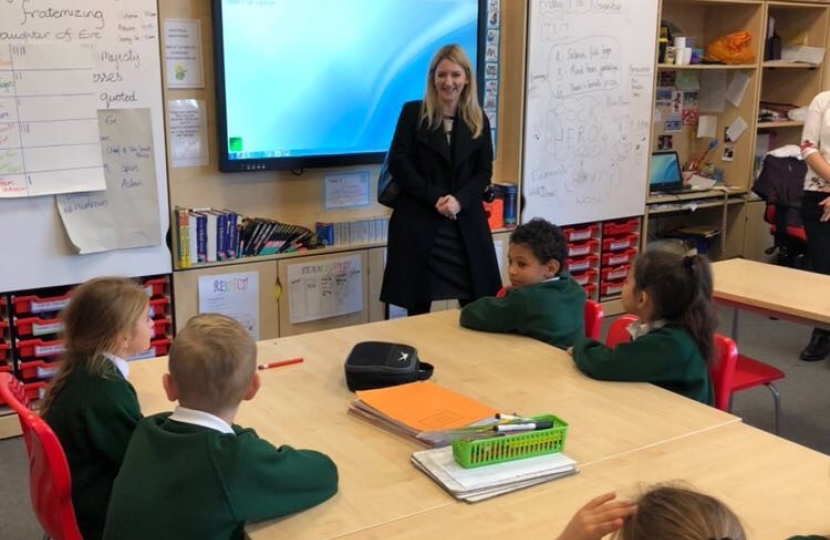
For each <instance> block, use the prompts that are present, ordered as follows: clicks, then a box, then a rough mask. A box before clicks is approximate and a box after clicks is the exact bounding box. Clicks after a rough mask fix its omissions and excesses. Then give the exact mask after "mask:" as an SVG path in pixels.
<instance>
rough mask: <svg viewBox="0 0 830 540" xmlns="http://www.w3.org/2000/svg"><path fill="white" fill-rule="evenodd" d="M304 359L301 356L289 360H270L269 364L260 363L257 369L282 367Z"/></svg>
mask: <svg viewBox="0 0 830 540" xmlns="http://www.w3.org/2000/svg"><path fill="white" fill-rule="evenodd" d="M302 361H303V359H302V358H301V357H300V358H289V359H288V360H279V361H277V362H269V363H267V364H260V365H258V366H257V367H256V368H257V369H272V368H278V367H282V366H290V365H291V364H299V363H300V362H302Z"/></svg>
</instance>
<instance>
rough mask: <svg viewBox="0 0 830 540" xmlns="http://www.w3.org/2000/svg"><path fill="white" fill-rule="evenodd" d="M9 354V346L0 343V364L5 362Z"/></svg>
mask: <svg viewBox="0 0 830 540" xmlns="http://www.w3.org/2000/svg"><path fill="white" fill-rule="evenodd" d="M8 354H9V344H8V343H5V342H3V341H0V362H2V361H3V360H6V359H7V358H8Z"/></svg>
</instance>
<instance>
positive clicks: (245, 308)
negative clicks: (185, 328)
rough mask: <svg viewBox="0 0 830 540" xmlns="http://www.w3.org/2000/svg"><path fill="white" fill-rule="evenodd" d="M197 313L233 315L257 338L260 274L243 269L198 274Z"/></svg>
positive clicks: (232, 316)
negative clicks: (214, 273)
mask: <svg viewBox="0 0 830 540" xmlns="http://www.w3.org/2000/svg"><path fill="white" fill-rule="evenodd" d="M199 313H221V314H222V315H227V316H228V317H231V318H232V319H235V320H236V321H237V322H238V323H239V324H241V325H242V326H243V327H244V328H245V330H247V331H248V332H249V333H250V334H251V336H253V338H254V339H257V340H258V339H259V274H258V273H257V272H243V273H238V274H222V275H216V276H200V277H199Z"/></svg>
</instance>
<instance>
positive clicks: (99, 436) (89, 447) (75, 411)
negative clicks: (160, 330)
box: [41, 277, 153, 540]
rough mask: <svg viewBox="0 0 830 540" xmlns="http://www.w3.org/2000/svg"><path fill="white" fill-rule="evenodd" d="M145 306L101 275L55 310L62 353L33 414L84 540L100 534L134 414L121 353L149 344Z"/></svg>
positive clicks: (133, 289) (138, 294)
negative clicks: (64, 471) (47, 435)
mask: <svg viewBox="0 0 830 540" xmlns="http://www.w3.org/2000/svg"><path fill="white" fill-rule="evenodd" d="M148 309H149V302H148V299H147V295H146V294H145V293H144V290H143V289H142V288H141V287H140V286H139V285H137V284H136V283H134V282H133V281H131V280H129V279H126V278H120V277H103V278H97V279H93V280H91V281H88V282H86V283H84V284H83V285H81V286H80V287H78V288H76V289H75V290H74V292H73V294H72V299H71V300H70V302H69V305H68V306H67V307H66V309H65V310H64V312H63V313H62V314H61V318H62V320H63V325H64V330H63V338H64V344H65V346H66V352H65V353H64V356H63V361H62V364H61V367H60V370H59V371H58V373H57V375H56V376H55V378H54V379H53V381H52V384H51V386H50V387H49V390H48V392H47V394H46V397H45V398H44V401H43V405H42V407H41V414H42V415H43V418H44V419H45V420H46V422H47V423H48V424H49V426H50V427H51V428H52V430H53V431H54V432H55V434H56V435H57V436H58V439H59V440H60V442H61V446H62V447H63V451H64V453H65V454H66V458H67V461H68V462H69V470H70V473H71V475H72V504H73V506H74V508H75V517H76V519H77V522H78V527H79V529H80V531H81V534H82V535H83V537H84V538H85V539H86V540H96V539H100V538H101V537H102V535H103V532H104V516H105V515H106V511H107V505H108V504H109V499H110V492H111V490H112V483H113V481H114V480H115V476H116V474H118V469H119V468H120V467H121V462H122V460H123V459H124V452H126V450H127V443H128V442H129V441H130V437H131V436H132V434H133V430H134V429H135V426H136V425H137V424H138V421H139V420H141V410H140V408H139V405H138V399H137V398H136V394H135V390H134V389H133V386H132V385H131V384H130V383H129V382H128V381H127V375H128V373H129V367H128V365H127V362H126V361H125V360H124V359H125V358H128V357H130V356H133V355H135V354H138V353H140V352H143V351H145V350H147V349H148V348H149V347H150V338H151V337H152V335H153V321H152V319H150V317H149V315H148Z"/></svg>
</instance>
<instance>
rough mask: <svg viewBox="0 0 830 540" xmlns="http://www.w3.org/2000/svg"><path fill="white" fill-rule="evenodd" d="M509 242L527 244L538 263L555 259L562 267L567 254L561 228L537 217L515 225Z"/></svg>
mask: <svg viewBox="0 0 830 540" xmlns="http://www.w3.org/2000/svg"><path fill="white" fill-rule="evenodd" d="M510 243H511V244H521V245H523V246H527V248H529V249H530V251H531V252H533V256H534V257H536V258H537V259H538V260H539V263H540V264H546V263H548V262H550V261H556V262H558V263H559V267H560V268H562V267H563V266H564V264H565V258H566V257H567V255H568V244H567V242H565V236H564V235H563V234H562V229H560V228H559V227H557V226H556V225H554V224H552V223H550V222H549V221H547V220H545V219H542V218H539V217H535V218H533V219H531V220H530V221H528V222H527V223H523V224H521V225H519V226H518V227H516V229H515V230H514V231H513V232H512V233H511V234H510Z"/></svg>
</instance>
